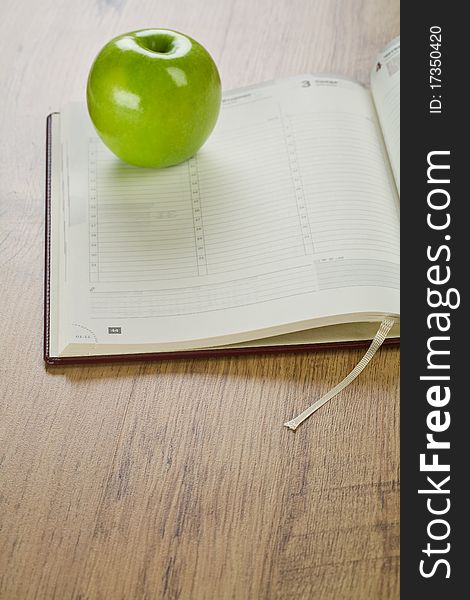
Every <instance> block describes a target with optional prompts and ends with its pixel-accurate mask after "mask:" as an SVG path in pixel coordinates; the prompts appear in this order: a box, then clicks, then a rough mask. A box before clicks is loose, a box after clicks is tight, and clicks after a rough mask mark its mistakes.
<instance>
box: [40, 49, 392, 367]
mask: <svg viewBox="0 0 470 600" xmlns="http://www.w3.org/2000/svg"><path fill="white" fill-rule="evenodd" d="M47 182H48V185H47V198H46V204H47V244H46V245H47V248H46V310H45V313H46V314H45V319H46V327H45V360H46V361H47V362H49V363H61V362H79V361H86V360H99V359H101V360H103V359H106V360H109V359H110V358H111V359H113V358H114V359H121V360H122V359H123V358H125V359H129V358H150V357H153V356H156V357H158V356H161V355H162V354H161V353H163V354H164V355H167V354H168V353H170V355H171V353H174V352H188V351H190V352H191V353H192V352H195V351H197V350H200V351H202V352H204V353H207V352H208V351H210V352H217V351H219V352H241V351H246V350H248V351H253V350H255V349H260V348H261V349H266V348H270V349H272V348H282V349H285V348H286V347H291V348H296V347H297V348H299V347H301V348H305V347H308V346H311V345H312V346H313V345H315V344H330V343H339V342H353V343H357V342H361V341H363V340H370V339H371V338H372V337H373V336H374V334H375V331H376V330H377V328H378V323H379V322H380V321H381V320H382V319H383V317H384V316H386V315H391V316H393V317H394V318H397V317H398V315H399V203H398V190H399V41H398V40H395V41H394V42H392V43H391V44H390V45H389V46H388V47H387V48H386V49H385V50H384V51H383V52H382V53H381V54H380V55H379V57H378V58H377V61H376V63H375V65H374V68H373V69H372V74H371V91H370V90H368V89H367V88H365V87H364V86H362V85H361V84H359V83H357V82H355V81H352V80H350V79H348V78H344V77H339V76H337V75H334V76H333V75H331V76H330V75H328V76H324V75H320V76H315V75H300V76H296V77H291V78H288V79H285V80H280V81H273V82H269V83H264V84H260V85H255V86H251V87H247V88H243V89H239V90H236V91H232V92H227V93H225V94H224V98H223V105H222V110H221V114H220V118H219V122H218V124H217V126H216V128H215V130H214V132H213V134H212V136H211V137H210V139H209V140H208V141H207V143H206V144H205V146H204V147H203V148H202V149H201V150H200V151H199V152H198V154H197V155H196V156H194V157H193V158H192V159H190V160H189V161H187V162H185V163H183V164H181V165H177V166H175V167H170V168H168V169H164V170H147V169H139V168H136V167H133V166H129V165H126V164H124V163H122V162H120V161H119V160H118V159H117V158H116V157H115V156H114V155H113V154H111V153H110V152H109V151H108V150H107V148H106V147H105V146H104V145H103V144H102V142H101V141H100V140H99V139H98V137H97V135H96V133H95V131H94V129H93V127H92V125H91V122H90V120H89V117H88V114H87V110H86V106H85V105H84V104H70V105H67V106H66V107H64V109H63V110H62V112H61V113H60V114H59V113H54V114H52V115H50V116H49V118H48V173H47ZM398 335H399V334H398V328H397V326H396V327H395V328H394V329H393V330H392V332H391V334H390V337H391V338H394V339H397V337H398Z"/></svg>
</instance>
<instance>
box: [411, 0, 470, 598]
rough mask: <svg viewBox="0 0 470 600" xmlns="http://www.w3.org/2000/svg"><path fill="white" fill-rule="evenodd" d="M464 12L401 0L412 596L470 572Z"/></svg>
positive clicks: (469, 202) (435, 594) (456, 590)
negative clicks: (468, 539)
mask: <svg viewBox="0 0 470 600" xmlns="http://www.w3.org/2000/svg"><path fill="white" fill-rule="evenodd" d="M462 6H463V5H462V4H460V3H456V2H436V1H433V0H431V1H428V2H420V3H416V2H409V3H403V5H402V16H401V21H402V31H401V49H402V52H401V56H402V61H401V129H402V131H401V174H402V179H401V224H402V249H401V265H402V284H401V340H402V342H401V356H402V379H401V436H402V437H401V465H402V491H401V557H402V562H401V564H402V567H401V569H402V570H401V573H402V597H403V598H427V599H433V598H448V599H451V598H460V597H461V596H462V594H463V596H465V595H467V593H466V592H465V591H464V590H465V589H466V585H465V584H466V580H467V578H468V576H469V574H470V568H469V566H468V564H467V563H468V558H467V552H466V551H465V550H464V548H465V547H466V545H465V541H466V536H467V530H468V526H467V520H466V519H465V518H464V511H465V508H466V507H467V505H468V499H467V495H466V491H465V488H466V487H467V485H466V484H467V473H468V471H469V469H468V466H467V465H466V461H467V457H469V454H470V453H469V447H470V430H468V420H467V418H466V412H467V411H466V407H467V404H468V402H469V400H468V396H469V392H468V390H466V389H464V377H465V375H466V373H467V372H469V373H470V362H469V361H468V360H467V356H470V327H469V325H468V323H467V320H466V311H467V310H468V303H467V297H468V283H467V281H468V279H469V278H470V269H469V268H468V266H467V265H468V261H469V258H470V217H469V216H468V215H469V214H470V210H468V209H470V196H469V191H468V190H467V189H466V187H467V186H466V179H467V177H468V175H469V174H470V168H469V167H468V166H467V165H466V164H465V163H466V162H467V156H468V154H469V152H468V150H467V149H466V147H465V146H467V143H466V141H467V139H468V138H469V135H470V127H469V123H468V119H469V108H470V100H469V98H470V96H468V93H467V91H466V89H467V88H468V82H469V77H468V75H469V67H468V58H467V52H466V46H467V40H468V38H469V36H468V33H467V31H468V24H467V20H466V19H465V17H464V11H463V8H462ZM465 363H468V364H465Z"/></svg>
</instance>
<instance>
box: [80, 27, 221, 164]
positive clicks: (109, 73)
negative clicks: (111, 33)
mask: <svg viewBox="0 0 470 600" xmlns="http://www.w3.org/2000/svg"><path fill="white" fill-rule="evenodd" d="M87 103H88V111H89V113H90V117H91V120H92V121H93V124H94V126H95V128H96V131H97V132H98V135H99V136H100V137H101V139H102V140H103V142H104V143H105V144H106V146H108V148H109V149H110V150H111V151H112V152H114V154H116V155H117V156H118V157H119V158H120V159H122V160H123V161H125V162H127V163H130V164H133V165H137V166H139V167H168V166H170V165H175V164H177V163H180V162H182V161H184V160H186V159H188V158H190V157H191V156H193V155H194V154H195V153H196V152H197V151H198V150H199V148H200V147H201V146H202V145H203V144H204V142H205V141H206V139H207V138H208V136H209V135H210V133H211V131H212V130H213V128H214V126H215V124H216V121H217V117H218V114H219V110H220V103H221V85H220V77H219V73H218V71H217V67H216V65H215V63H214V61H213V60H212V58H211V56H210V54H209V53H208V52H207V50H205V48H203V46H201V44H199V43H198V42H196V41H195V40H193V39H192V38H190V37H188V36H187V35H183V34H181V33H178V32H176V31H171V30H169V29H141V30H139V31H133V32H131V33H125V34H123V35H120V36H119V37H116V38H114V39H112V40H111V41H110V42H108V43H107V44H106V46H104V48H103V49H102V50H101V52H100V53H99V54H98V56H97V57H96V59H95V61H94V63H93V65H92V67H91V71H90V75H89V77H88V85H87Z"/></svg>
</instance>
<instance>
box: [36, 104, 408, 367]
mask: <svg viewBox="0 0 470 600" xmlns="http://www.w3.org/2000/svg"><path fill="white" fill-rule="evenodd" d="M53 114H57V113H52V114H50V115H49V116H48V117H47V121H46V182H45V183H46V190H45V253H44V346H43V356H44V361H45V363H46V364H47V365H67V364H89V363H110V362H131V361H132V362H133V361H152V360H169V359H175V358H177V359H178V358H209V357H210V358H213V357H217V356H235V355H242V354H244V355H246V354H271V353H286V352H311V351H320V350H328V349H332V348H367V346H369V344H370V341H371V340H358V341H348V342H328V343H320V344H295V345H293V344H286V345H284V346H281V345H273V346H269V345H268V346H262V347H256V348H253V347H249V348H205V349H202V350H183V351H177V352H149V353H139V354H108V355H104V354H103V355H100V356H67V357H57V356H51V355H50V352H49V334H50V258H51V162H52V152H51V150H52V148H51V145H52V116H53ZM377 326H378V324H377ZM399 343H400V340H399V338H390V339H387V340H385V342H384V345H394V346H397V345H399Z"/></svg>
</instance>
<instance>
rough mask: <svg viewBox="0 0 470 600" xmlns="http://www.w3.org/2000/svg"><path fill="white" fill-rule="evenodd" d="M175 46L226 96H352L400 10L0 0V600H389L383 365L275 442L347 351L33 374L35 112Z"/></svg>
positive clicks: (40, 157)
mask: <svg viewBox="0 0 470 600" xmlns="http://www.w3.org/2000/svg"><path fill="white" fill-rule="evenodd" d="M146 26H164V27H169V28H174V29H177V30H182V31H184V32H187V33H189V34H191V35H193V36H194V37H196V38H197V39H198V40H200V41H201V42H202V43H203V44H204V45H206V46H207V48H208V49H209V50H210V52H211V53H212V55H213V56H214V58H215V60H216V62H217V63H218V65H219V67H220V71H221V75H222V79H223V83H224V87H225V88H230V87H234V86H240V85H244V84H248V83H252V82H257V81H260V80H263V79H271V78H273V77H281V76H285V75H289V74H294V73H301V72H315V71H316V72H319V71H320V72H321V71H338V72H341V73H345V74H349V75H351V76H353V77H356V78H358V79H360V80H361V81H364V82H367V81H368V72H369V69H370V67H371V65H372V61H373V59H374V55H375V52H376V51H377V50H378V49H379V48H380V47H381V46H382V45H383V44H384V43H386V42H387V41H388V40H389V39H391V38H392V37H394V36H395V35H397V33H398V28H399V6H398V0H380V1H378V0H356V1H352V0H350V1H346V0H343V1H339V0H338V1H337V2H335V1H333V0H332V1H330V2H327V1H325V0H323V1H321V0H315V1H313V0H298V1H294V0H293V1H291V2H288V1H287V0H285V1H274V0H263V1H254V0H231V1H230V0H226V1H225V0H204V1H203V0H201V1H190V0H167V1H166V2H164V1H163V0H158V1H155V0H80V1H79V2H76V1H65V0H42V1H41V2H37V1H34V0H1V2H0V30H1V35H0V81H1V91H0V107H1V110H0V156H1V160H0V211H1V212H0V214H1V216H0V218H1V229H0V285H1V292H0V294H1V302H0V328H1V332H2V335H1V353H2V359H1V364H0V386H1V389H0V392H1V393H0V598H1V599H2V600H7V599H8V600H20V599H21V600H22V599H26V598H27V599H33V598H35V599H40V600H42V599H44V600H52V599H57V600H68V599H74V600H101V599H103V600H114V599H116V600H117V599H126V600H127V599H142V600H144V599H145V600H147V599H148V600H150V599H152V600H153V599H160V598H162V599H190V600H211V599H214V600H225V599H227V600H228V599H240V600H247V599H250V600H261V599H266V600H271V599H279V600H280V599H286V600H287V599H291V598H292V599H294V598H295V599H296V600H299V599H315V600H326V599H331V600H340V599H343V598H344V599H348V600H351V599H358V600H359V599H360V600H368V599H371V600H384V599H390V598H398V561H399V558H398V552H399V548H398V535H399V530H398V517H399V513H398V510H399V506H398V481H399V473H398V365H399V352H398V350H397V349H382V350H381V351H380V353H379V354H378V356H377V357H376V358H375V359H374V361H373V362H372V364H371V365H370V366H369V367H368V369H367V370H366V371H365V372H364V373H363V374H362V375H361V377H360V378H359V379H358V380H357V381H356V382H355V383H354V384H353V385H351V386H350V387H349V388H348V389H347V390H346V391H345V392H344V393H342V395H341V396H340V397H338V398H336V399H335V400H333V401H332V402H330V403H329V404H328V405H327V406H325V407H324V408H322V409H321V410H320V411H319V412H318V413H316V415H315V416H314V417H312V418H311V419H310V420H309V421H308V422H307V423H306V424H304V425H303V426H302V427H300V428H299V430H298V431H297V432H296V433H295V434H294V433H293V432H291V431H289V430H287V429H286V428H284V427H283V426H282V423H283V422H284V421H285V420H286V418H288V417H289V418H290V417H291V416H292V415H294V414H295V413H297V412H299V411H300V410H301V409H303V408H304V407H305V406H306V405H308V404H309V403H310V400H311V399H312V398H315V397H317V396H319V395H320V394H322V393H323V392H325V391H326V390H327V389H328V388H329V387H331V386H332V385H333V384H335V383H336V382H337V381H339V380H340V379H341V378H342V377H343V376H344V375H345V374H346V373H348V372H349V370H350V369H351V368H352V367H353V366H354V365H355V364H356V362H357V361H358V359H359V358H360V356H361V354H362V352H361V351H335V352H322V353H318V354H310V355H309V354H304V355H297V356H293V355H283V356H266V357H260V356H257V357H250V358H226V359H217V360H216V359H213V360H198V361H196V360H194V361H189V360H184V361H183V360H174V361H171V362H163V363H161V364H148V363H142V364H134V365H131V366H129V365H119V366H105V367H103V366H96V367H86V368H84V367H72V368H51V369H48V370H46V369H45V368H44V365H43V363H42V359H41V337H42V310H43V308H42V285H43V284H42V281H43V280H42V278H43V231H44V222H43V204H44V202H43V183H44V134H45V117H46V114H47V113H48V112H50V111H52V110H57V109H60V107H61V106H62V105H63V104H64V103H65V102H67V101H69V100H72V99H82V98H83V96H84V89H85V83H86V77H87V72H88V69H89V67H90V63H91V61H92V59H93V57H94V55H95V54H96V53H97V51H98V50H99V48H100V47H101V46H102V45H103V43H104V42H106V41H107V40H108V39H109V38H111V37H112V36H113V35H116V34H118V33H121V32H124V31H126V30H132V29H138V28H141V27H146Z"/></svg>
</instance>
